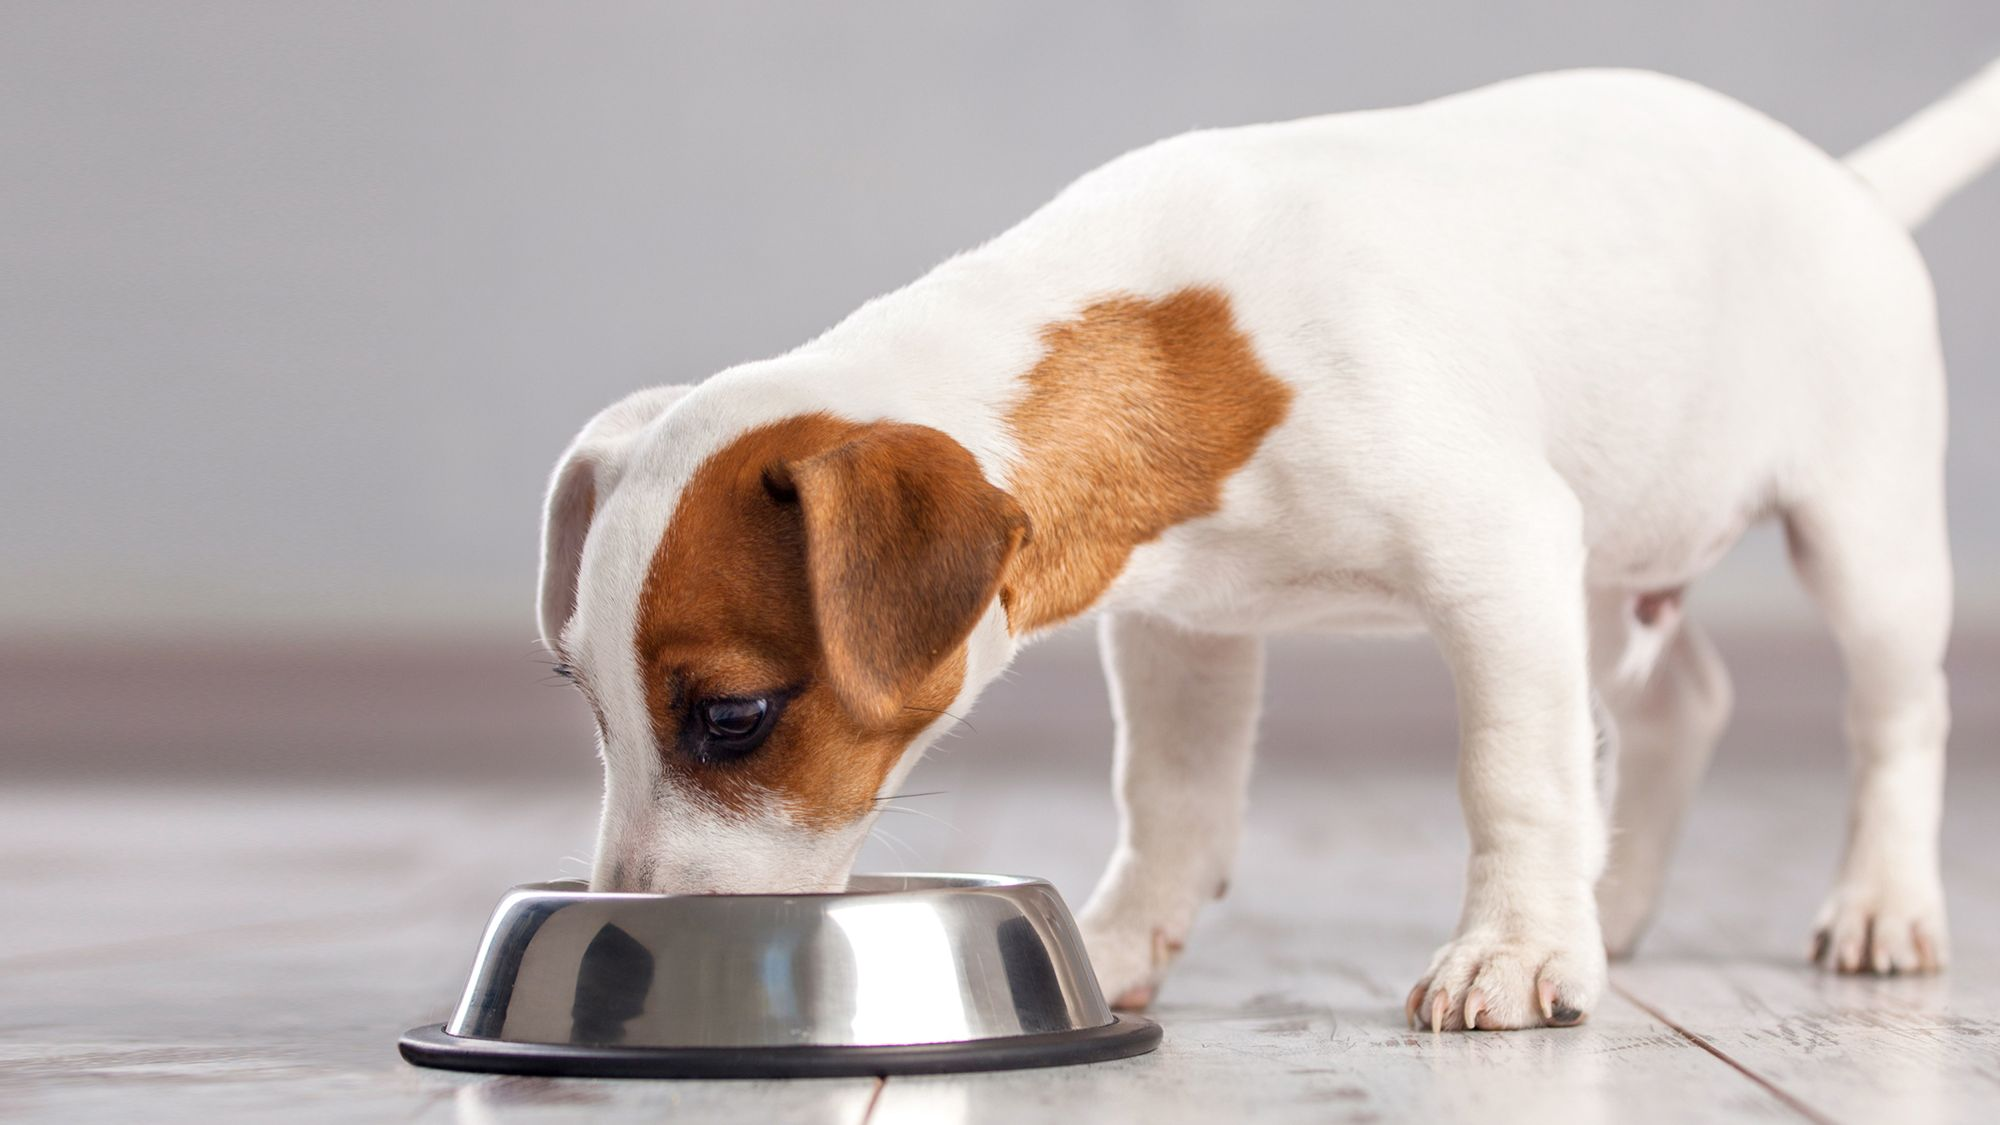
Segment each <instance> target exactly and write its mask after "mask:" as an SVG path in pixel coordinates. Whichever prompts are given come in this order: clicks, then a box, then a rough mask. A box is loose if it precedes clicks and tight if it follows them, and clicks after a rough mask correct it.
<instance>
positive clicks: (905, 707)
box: [903, 704, 979, 734]
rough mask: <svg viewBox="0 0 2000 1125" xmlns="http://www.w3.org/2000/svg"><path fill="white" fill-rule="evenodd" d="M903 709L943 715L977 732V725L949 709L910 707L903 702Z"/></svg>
mask: <svg viewBox="0 0 2000 1125" xmlns="http://www.w3.org/2000/svg"><path fill="white" fill-rule="evenodd" d="M903 710H905V711H917V712H921V713H923V714H926V715H943V716H944V717H945V718H947V719H950V720H951V721H952V722H954V723H957V724H958V725H959V726H962V727H964V728H965V729H966V730H969V731H971V732H972V733H974V734H978V733H979V728H978V727H975V726H973V725H972V724H971V723H969V722H967V721H965V720H964V719H961V718H959V717H958V716H957V715H954V714H952V713H951V712H949V711H940V710H938V709H936V708H933V707H912V706H910V705H908V704H905V705H904V706H903Z"/></svg>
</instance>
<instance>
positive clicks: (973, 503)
mask: <svg viewBox="0 0 2000 1125" xmlns="http://www.w3.org/2000/svg"><path fill="white" fill-rule="evenodd" d="M767 480H768V483H769V484H770V485H771V486H772V487H774V488H776V489H777V490H778V491H779V492H780V493H781V494H783V493H787V492H789V493H790V494H791V495H792V496H794V497H795V498H796V499H797V502H798V506H799V509H800V513H801V515H802V517H803V520H804V525H805V537H806V574H807V586H808V588H809V589H810V590H811V594H812V603H813V620H814V623H815V624H816V626H817V627H818V631H819V639H820V648H821V652H822V654H823V655H824V657H825V668H826V674H827V678H828V679H829V680H831V681H832V683H833V687H834V690H835V691H836V692H838V693H839V695H840V697H841V699H842V701H844V702H845V703H846V704H847V706H848V709H849V710H851V711H853V712H854V713H855V714H856V715H859V716H860V717H861V718H863V719H864V720H866V721H869V722H878V723H879V722H883V721H886V720H887V719H888V718H889V717H890V716H892V715H893V714H894V713H895V712H896V710H897V709H899V708H900V707H901V706H902V705H903V701H904V700H905V699H906V698H907V697H908V696H909V694H910V693H911V692H912V691H914V690H915V689H916V688H917V687H918V686H919V685H920V684H921V682H922V681H923V679H924V677H925V676H927V675H929V673H930V671H931V669H932V668H934V667H936V665H937V663H938V662H939V661H941V660H943V659H945V658H946V656H947V655H948V654H949V653H951V652H952V651H953V650H955V649H956V648H957V647H958V646H959V645H960V644H961V643H962V642H963V641H964V640H965V638H966V636H967V635H968V634H969V633H970V632H971V631H972V627H973V626H974V625H975V624H977V623H978V620H979V616H980V614H982V613H984V612H985V611H986V607H987V606H988V605H989V604H991V603H992V601H993V595H994V594H995V593H997V592H998V591H999V588H1000V578H1001V571H1002V569H1003V568H1004V567H1005V566H1006V565H1007V560H1008V558H1009V557H1010V556H1011V555H1013V553H1014V551H1015V549H1016V548H1017V547H1018V546H1019V544H1020V541H1021V539H1022V537H1023V536H1024V535H1025V533H1026V531H1027V520H1026V519H1025V517H1023V516H1022V514H1021V509H1020V507H1019V505H1017V504H1015V503H1014V500H1013V498H1012V497H1010V496H1008V495H1007V494H1006V493H1004V492H1002V491H1000V490H999V489H997V488H995V487H993V485H991V484H989V483H987V481H986V478H985V477H984V476H983V475H981V473H980V471H979V463H978V462H977V461H976V460H974V458H973V456H972V454H971V453H970V452H968V451H967V450H966V448H965V447H964V446H962V445H960V444H958V443H957V442H956V441H953V440H952V439H951V438H949V437H947V436H945V435H944V434H943V433H941V432H940V431H938V430H934V429H931V428H930V427H928V426H913V425H904V424H900V423H887V422H885V423H879V424H876V425H873V426H870V427H868V429H867V430H865V431H864V432H862V433H861V434H860V435H858V436H857V437H855V438H854V439H853V440H852V441H848V442H845V443H843V444H841V445H838V446H835V447H834V448H832V449H829V450H827V451H826V452H824V453H821V454H818V455H816V456H813V457H808V458H805V459H803V460H798V461H791V462H786V463H785V464H784V465H782V466H781V467H779V468H778V469H777V470H776V471H775V472H773V473H771V474H769V475H768V478H767Z"/></svg>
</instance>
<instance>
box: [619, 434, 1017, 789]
mask: <svg viewBox="0 0 2000 1125" xmlns="http://www.w3.org/2000/svg"><path fill="white" fill-rule="evenodd" d="M919 429H922V427H912V426H894V425H889V424H875V425H861V424H857V423H853V422H846V421H842V420H840V419H836V418H834V417H831V416H829V415H824V414H815V415H804V416H800V417H795V418H789V419H786V420H784V421H781V422H777V423H774V424H771V425H768V426H763V427H760V428H758V429H756V430H752V431H750V432H748V433H746V434H744V435H743V436H742V437H740V438H738V439H736V440H735V441H734V442H732V443H730V444H729V445H728V446H726V447H725V448H723V449H721V450H719V451H718V452H716V453H715V454H714V455H712V456H711V457H709V458H708V460H707V461H705V462H703V464H702V465H701V466H700V467H699V468H698V469H697V470H696V471H695V473H694V475H693V477H692V478H690V480H689V481H688V484H687V487H686V488H685V489H684V490H683V491H682V493H681V499H680V502H679V505H678V507H677V508H676V509H675V511H674V514H673V517H672V518H671V519H670V520H669V521H668V523H667V530H666V534H665V535H664V536H663V537H662V538H661V540H660V546H659V548H658V550H657V551H656V552H655V554H654V557H653V562H652V565H651V569H650V570H649V572H648V574H647V577H646V584H645V587H644V589H643V591H642V592H641V594H640V603H639V619H638V626H637V629H636V634H635V636H634V644H635V646H636V652H637V655H638V660H639V668H640V674H641V676H642V677H643V678H644V686H645V691H646V705H647V710H648V712H649V715H650V718H651V724H652V733H653V736H654V739H655V742H656V744H657V745H658V746H659V748H660V753H661V755H662V760H663V763H664V766H665V768H666V769H667V770H668V771H669V772H670V773H674V774H678V775H680V776H681V777H683V778H686V779H687V780H689V781H691V782H692V783H693V784H695V785H697V786H699V787H700V788H702V789H704V790H706V791H707V792H709V793H710V794H712V795H713V796H714V797H716V798H717V800H718V801H720V802H721V803H722V804H723V805H724V806H725V807H728V808H732V809H738V810H743V809H749V808H754V807H758V806H760V805H763V804H765V803H766V802H768V801H769V800H770V799H771V798H773V797H775V798H776V799H777V800H778V801H779V802H780V803H782V804H783V805H784V806H785V808H786V809H787V810H788V811H789V812H790V814H791V815H792V816H793V817H794V818H796V819H797V820H799V821H800V822H802V823H806V824H810V825H815V826H821V827H824V826H830V825H834V824H839V823H844V822H846V821H849V820H852V819H854V818H855V817H858V816H861V815H863V814H864V813H866V812H867V811H868V810H869V809H870V808H871V807H872V802H873V798H874V797H875V795H876V793H877V791H878V790H879V789H880V787H881V785H882V781H883V779H884V778H885V777H887V776H888V773H889V770H890V769H891V768H893V767H894V765H895V763H896V762H897V761H898V760H899V759H900V758H901V756H902V753H903V751H904V749H905V748H906V747H907V746H908V745H909V744H910V742H911V740H912V739H914V738H915V737H916V736H917V734H918V733H919V732H920V731H921V730H922V729H923V728H924V726H925V725H926V724H928V723H930V722H931V721H932V720H933V719H935V718H936V717H937V714H938V712H940V711H941V710H943V709H944V708H946V707H948V706H950V705H951V701H952V700H953V699H955V698H956V697H957V695H958V690H959V687H960V685H961V684H962V683H963V682H964V677H965V656H964V640H965V634H964V632H958V633H956V634H955V635H954V634H952V633H951V632H950V631H949V630H938V629H931V630H926V631H924V632H922V634H921V637H922V643H924V644H927V645H929V646H931V648H932V650H933V651H929V652H927V653H926V654H925V659H923V660H921V661H916V660H906V661H903V662H902V663H901V664H900V665H898V666H899V667H900V668H902V672H901V673H900V676H899V678H898V679H897V680H896V685H897V687H896V691H897V693H898V698H897V700H896V701H895V704H894V705H893V706H885V707H883V708H882V709H881V710H880V711H879V712H877V713H863V714H859V715H857V713H856V711H855V709H854V708H852V707H850V706H849V705H848V704H847V702H846V701H845V700H844V699H843V697H842V692H841V691H840V690H839V686H840V685H839V678H838V676H837V675H836V674H835V673H834V669H833V667H831V666H830V664H829V661H828V658H827V653H828V647H829V644H830V643H831V644H833V645H834V646H836V647H838V646H839V645H841V644H846V645H849V646H853V645H854V644H856V642H855V641H854V637H855V636H858V635H859V633H860V632H861V631H867V630H874V629H877V628H878V627H879V626H880V622H881V619H882V617H883V615H884V610H883V608H882V607H881V606H878V605H874V604H872V603H870V602H869V600H868V598H867V597H866V596H865V595H864V596H862V597H861V598H860V600H859V601H857V602H855V603H854V604H853V605H851V606H849V607H848V608H847V610H846V614H847V618H845V619H843V620H842V621H841V622H840V624H842V625H851V626H852V630H853V631H852V632H851V633H849V635H847V636H846V637H845V638H844V639H834V638H830V637H828V636H825V635H823V634H822V631H821V629H820V627H819V624H818V622H817V620H816V616H815V612H814V609H815V598H814V595H813V588H814V585H815V582H816V581H819V580H820V579H821V578H823V577H824V576H816V575H815V574H814V572H813V566H814V559H815V558H823V557H825V556H826V554H827V553H826V552H824V551H820V552H813V551H809V543H808V540H809V536H810V534H812V533H814V529H813V528H812V527H811V526H810V525H811V524H812V523H813V521H812V520H809V519H808V518H807V515H808V514H807V507H808V504H807V502H806V501H807V498H805V497H802V496H793V497H787V496H786V495H785V493H786V491H787V489H788V488H800V487H801V486H802V485H803V486H804V487H813V488H816V487H820V485H821V484H822V483H823V482H819V481H817V480H813V479H812V478H814V477H815V476H816V475H818V474H820V473H823V472H830V471H833V469H831V468H829V467H828V466H827V465H826V464H825V463H824V462H823V461H822V460H821V459H823V458H827V457H833V458H839V457H842V456H843V455H844V452H843V451H848V450H852V449H855V448H856V447H857V446H859V447H861V448H862V450H863V452H864V453H865V452H866V451H867V448H868V444H867V443H870V442H876V441H880V440H883V435H884V434H885V433H886V432H888V431H897V432H898V435H897V436H901V437H912V436H913V435H908V434H901V433H900V432H901V431H910V430H919ZM925 434H927V435H934V438H931V437H922V438H917V439H916V440H919V441H920V442H921V443H922V444H923V445H924V446H925V448H922V449H918V450H909V451H905V456H906V457H909V458H915V459H919V460H925V459H927V460H928V461H929V462H930V463H933V464H944V465H946V467H947V468H950V467H954V466H956V467H957V468H959V469H960V470H961V471H962V467H963V466H962V465H958V463H956V462H953V461H951V459H950V457H949V451H947V450H943V449H940V448H933V447H931V446H932V445H933V443H934V441H944V442H947V443H949V444H950V445H951V446H952V448H954V449H956V450H957V454H958V456H959V457H962V458H963V459H964V463H967V464H969V463H970V462H971V455H970V454H969V453H966V452H965V451H964V450H963V449H962V448H959V447H957V446H956V443H950V442H949V439H946V438H944V437H943V435H941V434H938V433H937V432H936V431H934V430H927V431H925ZM973 473H974V476H975V477H976V476H977V470H976V468H974V470H973ZM801 478H804V479H801ZM767 481H768V483H767ZM808 481H810V483H807V482H808ZM980 483H981V484H982V485H983V483H984V482H983V480H982V481H981V482H980ZM918 487H919V488H921V485H919V486H918ZM986 487H987V488H988V490H989V491H997V490H992V489H991V488H990V486H986ZM774 488H775V494H774ZM861 491H864V492H865V491H868V490H867V489H865V488H863V489H862V490H861ZM890 494H891V495H892V496H897V497H899V498H904V497H903V493H901V492H900V491H898V490H897V489H894V488H892V489H891V490H890ZM812 499H815V500H820V499H823V500H825V501H826V502H827V503H828V504H829V505H830V506H833V507H838V506H840V505H841V504H843V503H846V502H849V501H850V500H851V499H852V498H851V497H849V496H847V495H845V494H842V495H829V496H826V497H813V498H812ZM862 502H865V501H862ZM943 506H944V507H946V508H948V509H956V508H958V507H960V505H956V504H950V503H945V504H943ZM829 518H830V519H831V517H829ZM820 522H823V523H824V522H827V521H824V520H822V521H820ZM842 522H843V521H840V520H833V523H834V524H835V525H836V526H835V530H834V531H832V532H825V531H823V530H822V531H821V532H820V533H822V534H840V533H841V532H842V528H841V527H839V526H838V525H839V524H841V523H842ZM844 522H846V523H857V522H858V523H861V524H869V525H875V524H877V523H881V524H886V523H888V522H889V521H887V520H883V521H875V520H872V519H871V518H870V515H869V514H868V513H866V512H862V513H858V514H856V515H855V516H854V518H853V519H850V520H847V521H844ZM918 530H920V531H924V532H928V531H930V530H931V528H930V527H929V525H925V526H924V527H922V528H919V529H918ZM866 549H867V550H868V551H869V552H871V553H875V554H898V553H900V554H901V555H902V556H903V557H904V558H905V560H906V561H907V559H908V558H909V557H912V556H915V555H917V554H919V553H920V549H919V545H913V544H906V543H900V542H875V543H871V544H868V545H867V547H866ZM995 565H996V569H997V565H998V564H997V562H996V564H995ZM922 577H923V576H921V575H920V576H916V578H914V579H912V580H920V579H921V578H922ZM993 581H994V582H995V583H997V574H995V575H994V576H993ZM895 593H896V591H895V590H894V589H893V588H892V589H891V590H890V594H891V596H894V595H895ZM991 597H992V587H991V585H989V586H988V588H987V589H986V591H985V593H984V594H983V595H980V596H979V601H980V604H981V605H982V606H983V605H984V604H985V602H986V600H987V599H990V598H991ZM913 616H914V615H913ZM968 628H969V626H968ZM870 656H871V659H876V658H879V659H881V660H885V661H890V662H892V663H893V662H894V658H893V657H892V656H888V655H883V654H880V653H873V652H871V654H870ZM787 690H794V691H796V692H797V694H796V695H795V696H793V697H792V699H791V701H790V703H789V705H788V706H787V707H786V709H785V712H784V714H783V716H782V717H781V718H780V719H779V721H778V723H777V724H776V726H775V727H774V728H773V730H772V733H771V735H770V737H769V739H768V740H767V741H766V742H765V743H764V744H763V745H762V746H760V747H758V748H757V749H756V750H754V751H752V752H751V753H750V754H748V755H747V756H746V757H744V758H743V759H741V760H740V761H735V762H723V763H716V764H704V763H701V762H697V761H694V760H691V759H690V758H689V757H688V756H687V755H685V754H683V753H681V752H680V750H679V746H680V734H681V730H682V727H683V726H684V724H686V723H687V722H688V721H689V713H690V710H691V708H692V707H693V706H694V704H695V702H696V701H698V700H701V699H705V698H713V697H744V696H757V695H766V694H772V693H777V692H782V691H787Z"/></svg>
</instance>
